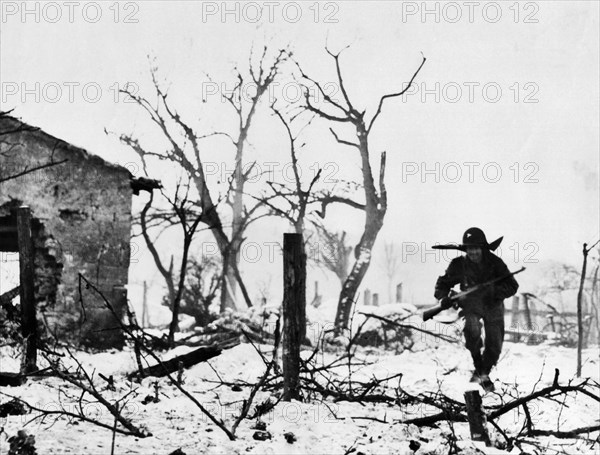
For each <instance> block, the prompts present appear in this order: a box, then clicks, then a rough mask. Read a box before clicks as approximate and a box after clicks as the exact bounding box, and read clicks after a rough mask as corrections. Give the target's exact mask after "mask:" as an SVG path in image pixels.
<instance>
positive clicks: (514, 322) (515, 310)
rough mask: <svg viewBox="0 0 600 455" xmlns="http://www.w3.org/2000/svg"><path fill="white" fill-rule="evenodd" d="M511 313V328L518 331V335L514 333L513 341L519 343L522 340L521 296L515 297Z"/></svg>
mask: <svg viewBox="0 0 600 455" xmlns="http://www.w3.org/2000/svg"><path fill="white" fill-rule="evenodd" d="M511 313H512V315H511V321H510V327H511V329H514V330H515V331H516V333H513V336H512V340H513V341H515V342H517V341H519V339H520V338H521V336H520V332H521V330H520V327H519V294H516V295H514V296H513V299H512V309H511Z"/></svg>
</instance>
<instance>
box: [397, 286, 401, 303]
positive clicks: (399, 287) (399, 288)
mask: <svg viewBox="0 0 600 455" xmlns="http://www.w3.org/2000/svg"><path fill="white" fill-rule="evenodd" d="M396 303H402V283H398V284H397V285H396Z"/></svg>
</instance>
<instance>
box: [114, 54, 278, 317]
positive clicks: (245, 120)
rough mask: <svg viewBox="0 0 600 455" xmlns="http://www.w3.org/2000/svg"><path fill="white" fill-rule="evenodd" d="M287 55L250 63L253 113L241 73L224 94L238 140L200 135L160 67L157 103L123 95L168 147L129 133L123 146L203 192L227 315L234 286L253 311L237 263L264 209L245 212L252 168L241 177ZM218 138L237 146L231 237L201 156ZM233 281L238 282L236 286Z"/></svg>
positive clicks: (204, 220) (204, 218)
mask: <svg viewBox="0 0 600 455" xmlns="http://www.w3.org/2000/svg"><path fill="white" fill-rule="evenodd" d="M285 55H286V54H285V52H284V51H279V53H278V54H277V56H276V57H275V59H274V62H273V63H272V65H271V66H269V67H268V65H267V55H266V48H265V49H264V52H263V54H262V56H261V59H260V61H259V63H258V66H257V67H256V66H253V63H252V60H251V61H250V77H251V80H252V82H253V83H254V84H255V85H256V92H255V94H254V96H252V97H251V99H250V102H249V103H250V107H249V108H246V107H244V104H243V96H242V93H243V91H244V89H245V87H244V78H243V77H242V76H241V74H240V73H239V72H238V77H237V84H236V86H235V89H234V90H233V91H232V92H231V94H230V95H225V98H226V100H227V101H228V102H229V103H231V105H232V106H233V107H234V108H235V111H236V113H237V116H238V121H239V134H238V136H237V138H236V139H234V138H233V137H232V136H231V135H229V134H228V133H224V132H213V133H209V134H204V135H201V134H198V133H197V132H196V131H195V130H194V128H193V127H192V126H190V124H188V123H187V122H186V121H184V120H183V118H182V117H181V116H180V115H179V113H178V112H177V111H176V110H175V109H174V108H173V107H172V106H171V104H170V102H169V101H168V99H167V97H168V93H167V92H166V91H164V90H163V89H162V88H161V87H160V84H159V83H158V80H157V77H156V69H155V68H153V69H152V71H151V75H152V81H153V85H154V90H155V95H156V101H155V102H152V101H150V99H149V98H145V97H142V96H139V95H137V94H136V93H134V92H133V91H132V90H130V89H129V88H125V89H124V90H122V93H124V94H126V95H127V96H128V97H129V98H130V99H131V100H132V101H133V102H134V103H135V104H137V105H138V106H139V107H140V108H142V109H143V110H144V111H145V112H146V113H147V114H148V115H149V117H150V119H151V121H152V123H153V124H154V125H155V126H157V127H158V129H159V131H160V132H161V133H162V135H163V136H164V137H165V139H166V140H167V143H168V144H169V146H168V147H167V149H166V150H163V151H156V150H151V149H149V148H146V147H144V146H142V144H141V143H140V141H139V140H138V139H137V138H136V137H133V136H132V135H128V134H121V135H120V140H121V142H122V143H124V144H125V145H127V146H129V147H131V148H132V149H133V150H134V151H135V152H136V153H138V154H139V155H140V157H141V158H142V161H143V162H144V167H146V166H145V164H146V160H147V159H149V158H154V159H158V160H159V161H168V162H171V163H174V164H176V165H177V166H178V167H180V168H181V169H182V170H183V171H184V172H185V173H186V174H187V175H188V177H189V178H190V180H191V182H192V183H193V184H194V186H195V188H196V191H197V193H198V194H197V198H198V200H197V202H196V207H197V209H198V210H199V213H200V218H199V219H200V223H201V224H203V225H206V226H207V227H208V228H209V229H210V230H211V232H212V234H213V236H214V238H215V241H216V244H217V245H218V248H219V252H220V254H221V263H222V273H221V282H220V293H221V309H222V310H224V309H225V308H228V307H232V305H233V304H232V302H233V296H232V295H230V294H231V291H230V289H232V285H235V282H237V284H238V285H239V286H240V290H241V291H242V294H243V296H244V300H245V302H246V304H247V305H248V306H252V303H251V300H250V297H249V296H248V293H247V290H246V288H245V286H244V285H243V282H242V278H241V275H240V271H239V267H238V264H239V250H240V246H241V244H242V242H243V233H244V231H245V229H246V228H247V227H248V225H249V224H250V223H251V222H252V221H255V220H256V219H257V218H256V217H254V214H255V212H256V210H257V209H258V208H259V204H257V205H255V206H254V207H250V208H246V207H244V205H243V201H242V199H241V197H242V195H243V189H244V183H245V181H246V180H247V179H248V175H249V172H250V170H251V169H249V170H248V171H247V172H242V158H243V151H244V147H245V143H246V141H247V137H248V132H249V129H250V125H251V121H252V118H253V116H254V114H255V112H256V109H257V107H258V104H259V101H260V99H261V97H262V96H263V94H264V93H265V91H266V90H267V88H268V87H269V85H270V84H271V83H272V82H273V80H274V78H275V77H276V75H277V74H278V69H279V67H280V65H281V63H282V61H283V58H284V56H285ZM213 136H225V137H228V138H229V139H230V140H231V141H232V143H233V144H234V145H235V147H236V162H235V163H236V165H235V172H234V175H233V178H232V181H231V182H230V184H231V188H230V190H231V189H232V190H233V195H232V197H231V199H230V198H229V196H230V195H229V194H228V195H227V202H228V203H229V204H230V205H231V207H232V212H233V222H232V229H231V232H230V234H228V233H227V229H226V226H225V224H224V223H223V219H224V218H223V214H222V210H221V211H220V210H219V206H222V204H220V203H221V202H222V200H215V199H214V198H213V195H212V194H211V191H210V188H209V185H208V181H207V176H206V173H205V167H204V164H205V161H204V160H203V157H202V156H203V150H202V147H201V141H202V140H204V139H206V138H208V137H213ZM232 276H233V277H234V280H233V281H232V278H231V277H232Z"/></svg>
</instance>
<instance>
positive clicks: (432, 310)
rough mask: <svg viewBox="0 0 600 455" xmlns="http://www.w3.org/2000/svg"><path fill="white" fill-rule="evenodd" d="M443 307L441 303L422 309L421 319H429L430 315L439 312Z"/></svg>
mask: <svg viewBox="0 0 600 455" xmlns="http://www.w3.org/2000/svg"><path fill="white" fill-rule="evenodd" d="M442 311H444V309H443V308H442V305H436V306H434V307H433V308H429V309H428V310H425V311H423V321H429V320H430V319H431V318H432V317H434V316H437V315H438V314H440V313H441V312H442Z"/></svg>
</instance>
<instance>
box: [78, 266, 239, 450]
mask: <svg viewBox="0 0 600 455" xmlns="http://www.w3.org/2000/svg"><path fill="white" fill-rule="evenodd" d="M79 281H80V283H81V281H84V282H85V283H86V286H87V287H88V288H90V289H92V290H93V291H94V292H96V293H97V294H98V295H99V296H100V297H101V298H102V301H103V302H104V305H105V306H106V307H107V308H108V310H109V311H110V312H111V313H112V314H113V316H114V317H115V318H116V320H117V321H119V324H120V326H121V329H122V330H123V331H124V332H125V333H126V334H127V335H129V337H130V338H131V339H132V340H135V338H136V335H135V333H133V331H132V330H131V329H130V328H129V327H128V326H126V325H125V324H123V323H122V322H121V319H120V318H119V317H118V315H117V312H116V311H115V309H114V308H113V306H112V304H111V303H110V302H109V301H108V300H107V298H106V297H105V296H104V294H103V293H102V292H101V291H100V290H99V289H98V288H97V287H96V286H94V285H93V284H92V283H91V282H90V281H88V279H87V278H85V277H84V276H83V275H82V274H81V273H80V274H79ZM140 346H141V347H142V349H143V350H144V351H145V352H146V353H147V354H148V355H149V356H150V357H152V358H153V359H154V360H156V362H157V363H159V364H160V363H161V362H162V361H161V359H160V358H159V357H158V356H157V355H156V354H155V353H154V351H152V350H151V349H149V348H147V347H146V346H145V345H144V344H143V343H140ZM166 377H167V378H168V379H169V381H170V382H171V384H173V385H174V386H175V387H176V388H177V389H178V390H179V391H180V392H181V393H182V394H184V395H185V396H186V397H187V398H189V399H190V400H191V401H192V403H194V404H195V405H196V406H197V407H198V409H200V411H202V413H203V414H205V415H206V416H207V417H208V418H209V419H210V421H211V422H213V423H214V424H215V425H217V426H218V427H219V428H220V429H221V430H223V432H224V433H225V434H226V435H227V437H228V438H229V439H230V440H232V441H233V440H235V435H234V434H233V433H232V432H231V431H229V429H228V428H227V427H226V426H225V423H224V422H223V421H220V420H217V418H216V417H215V416H213V415H212V414H211V413H210V412H209V411H208V410H207V409H206V408H205V407H204V406H203V405H202V403H200V402H199V401H198V400H197V399H196V398H195V397H194V396H193V395H192V394H191V393H190V392H188V391H187V390H186V389H185V388H183V386H182V385H181V383H180V381H178V380H177V379H176V378H174V377H173V376H171V374H170V373H168V374H166Z"/></svg>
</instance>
